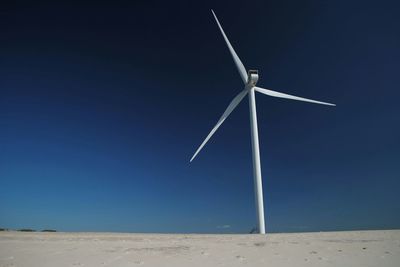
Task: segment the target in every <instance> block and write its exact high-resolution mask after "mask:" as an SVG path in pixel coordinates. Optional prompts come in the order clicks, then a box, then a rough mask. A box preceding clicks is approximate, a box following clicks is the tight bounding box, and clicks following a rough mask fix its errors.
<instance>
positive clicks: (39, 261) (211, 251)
mask: <svg viewBox="0 0 400 267" xmlns="http://www.w3.org/2000/svg"><path fill="white" fill-rule="evenodd" d="M139 265H142V266H178V267H180V266H182V267H183V266H189V267H194V266H379V267H385V266H393V267H399V266H400V230H391V231H349V232H321V233H293V234H267V235H266V236H262V235H169V234H116V233H21V232H0V266H1V267H6V266H7V267H11V266H30V267H35V266H38V267H39V266H40V267H46V266H52V267H55V266H57V267H62V266H121V267H123V266H139Z"/></svg>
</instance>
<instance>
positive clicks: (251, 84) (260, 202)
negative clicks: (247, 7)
mask: <svg viewBox="0 0 400 267" xmlns="http://www.w3.org/2000/svg"><path fill="white" fill-rule="evenodd" d="M211 12H212V14H213V15H214V18H215V21H216V22H217V24H218V27H219V29H220V31H221V33H222V36H223V37H224V39H225V42H226V45H227V46H228V49H229V51H230V53H231V55H232V58H233V61H234V62H235V65H236V67H237V69H238V71H239V74H240V77H241V78H242V80H243V83H244V90H243V91H241V92H240V93H239V94H238V95H237V96H236V97H235V98H234V99H233V100H232V101H231V103H230V104H229V105H228V107H227V108H226V110H225V112H224V113H223V114H222V116H221V118H220V119H219V120H218V122H217V124H216V125H215V126H214V128H213V129H212V130H211V132H210V133H209V134H208V135H207V137H206V139H205V140H204V141H203V143H201V145H200V146H199V148H198V149H197V150H196V152H195V153H194V155H193V157H192V158H191V159H190V162H192V161H193V159H194V158H195V157H196V156H197V154H198V153H199V152H200V150H201V149H202V148H203V147H204V145H205V144H206V143H207V141H208V140H209V139H210V138H211V136H213V134H214V133H215V132H216V131H217V129H218V128H219V127H220V126H221V124H222V123H223V122H224V121H225V119H226V118H227V117H228V116H229V114H231V112H232V111H233V110H234V109H235V108H236V106H237V105H238V104H239V103H240V101H242V99H243V98H244V97H245V96H246V95H247V94H248V95H249V108H250V129H251V144H252V152H253V175H254V189H255V190H254V191H255V195H256V211H257V222H258V229H257V230H258V232H259V233H260V234H265V221H264V199H263V188H262V179H261V162H260V148H259V143H258V126H257V111H256V96H255V92H259V93H262V94H265V95H268V96H273V97H279V98H286V99H291V100H298V101H305V102H310V103H315V104H322V105H328V106H336V105H335V104H331V103H326V102H321V101H316V100H312V99H307V98H303V97H298V96H293V95H288V94H284V93H280V92H276V91H272V90H270V89H265V88H261V87H257V86H256V84H257V81H258V71H257V70H249V71H248V72H247V71H246V68H245V67H244V65H243V63H242V61H240V59H239V57H238V55H237V54H236V52H235V50H234V49H233V47H232V45H231V43H230V42H229V40H228V37H226V34H225V32H224V30H223V29H222V26H221V24H220V23H219V21H218V18H217V16H216V15H215V13H214V11H213V10H211Z"/></svg>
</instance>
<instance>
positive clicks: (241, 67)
mask: <svg viewBox="0 0 400 267" xmlns="http://www.w3.org/2000/svg"><path fill="white" fill-rule="evenodd" d="M211 12H212V13H213V15H214V18H215V21H216V22H217V24H218V27H219V29H220V30H221V33H222V36H223V37H224V39H225V42H226V45H227V46H228V48H229V51H230V52H231V55H232V58H233V61H234V62H235V64H236V67H237V69H238V71H239V74H240V77H241V78H242V80H243V82H244V84H246V83H247V71H246V68H245V67H244V65H243V63H242V61H240V58H239V57H238V55H237V54H236V52H235V50H234V49H233V47H232V45H231V43H230V42H229V40H228V37H226V34H225V32H224V30H223V29H222V26H221V24H220V23H219V21H218V18H217V16H216V15H215V13H214V11H213V10H212V9H211Z"/></svg>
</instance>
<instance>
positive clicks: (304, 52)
mask: <svg viewBox="0 0 400 267" xmlns="http://www.w3.org/2000/svg"><path fill="white" fill-rule="evenodd" d="M132 2H134V3H130V4H127V3H116V2H113V4H110V3H108V4H100V3H97V4H96V5H89V4H85V5H72V4H59V3H58V4H54V3H53V4H38V3H35V4H26V5H24V4H22V3H19V4H11V5H5V4H1V7H0V227H3V228H4V227H6V228H14V229H16V228H26V227H27V228H35V229H44V228H54V229H57V230H60V231H127V232H197V233H205V232H207V233H225V232H234V233H245V232H248V231H250V229H251V228H253V227H254V226H255V224H256V217H255V205H254V192H253V177H252V164H251V148H250V129H249V118H248V117H249V114H248V102H247V99H245V101H243V103H241V104H240V105H239V106H238V108H237V110H235V111H234V112H233V113H232V115H231V116H230V117H229V119H227V120H226V121H225V123H224V124H223V125H222V127H221V128H220V129H219V131H218V132H217V133H216V134H215V135H214V136H213V138H212V139H211V140H210V142H209V143H208V144H207V145H206V146H205V148H204V149H203V150H202V151H201V153H200V154H199V155H198V157H197V158H196V159H195V161H194V162H193V163H191V164H189V159H190V157H191V156H192V154H193V153H194V151H195V150H196V148H197V147H198V145H199V144H200V143H201V142H202V140H203V139H204V137H205V136H206V135H207V134H208V132H209V131H210V130H211V128H212V127H213V126H214V124H215V123H216V121H217V120H218V118H219V116H220V115H221V114H222V112H223V111H224V109H225V108H226V106H227V105H228V103H229V102H230V100H231V99H232V98H233V97H234V96H235V95H236V94H237V93H238V92H239V91H240V90H241V89H242V82H241V80H240V77H239V74H238V73H237V71H236V68H235V66H234V64H233V62H232V59H231V57H230V55H229V52H228V50H227V48H226V46H225V44H224V41H223V39H222V36H221V34H220V33H219V31H218V28H217V26H216V24H215V22H214V20H213V17H212V15H211V12H210V8H213V9H214V10H215V12H216V14H217V15H218V17H219V19H220V21H221V23H222V25H223V27H224V29H225V31H226V33H227V35H228V37H229V38H230V40H231V42H232V45H233V46H234V48H235V49H236V51H237V53H238V55H239V57H240V58H241V59H242V61H243V63H244V64H245V66H246V67H247V68H248V69H249V68H253V69H254V68H256V69H258V70H259V72H260V80H259V83H258V84H259V85H260V86H262V87H266V88H271V89H275V90H278V91H282V92H287V93H290V94H294V95H299V96H303V97H308V98H313V99H317V100H322V101H327V102H332V103H336V104H337V107H335V108H331V107H325V106H320V105H313V104H307V103H301V102H296V101H286V100H282V99H272V98H269V97H267V96H264V95H257V109H258V120H259V131H260V149H261V158H262V169H263V182H264V200H265V208H266V226H267V231H270V232H277V231H278V232H285V231H320V230H351V229H378V228H379V229H382V228H384V229H387V228H399V227H400V201H399V188H400V175H399V162H400V161H399V159H400V153H399V151H400V138H399V136H400V116H399V114H400V106H399V104H398V101H399V98H400V90H399V88H400V80H399V69H400V49H399V47H400V34H399V29H400V17H399V16H398V10H399V8H400V6H399V5H398V4H397V3H396V1H393V2H387V1H371V2H369V1H259V2H257V1H252V4H250V3H248V4H243V2H240V3H237V4H234V3H231V2H230V3H229V4H223V3H221V4H218V5H216V4H213V3H212V2H210V3H207V2H203V1H201V2H202V3H201V4H200V3H197V4H196V3H186V2H182V3H180V2H170V1H168V5H166V3H164V4H162V3H154V2H151V1H149V2H147V1H132Z"/></svg>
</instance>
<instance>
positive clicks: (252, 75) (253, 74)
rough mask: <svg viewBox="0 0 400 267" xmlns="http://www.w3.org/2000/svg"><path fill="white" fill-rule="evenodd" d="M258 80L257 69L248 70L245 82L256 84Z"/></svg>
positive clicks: (251, 84)
mask: <svg viewBox="0 0 400 267" xmlns="http://www.w3.org/2000/svg"><path fill="white" fill-rule="evenodd" d="M257 81H258V70H249V71H248V72H247V84H248V85H250V86H256V84H257Z"/></svg>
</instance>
